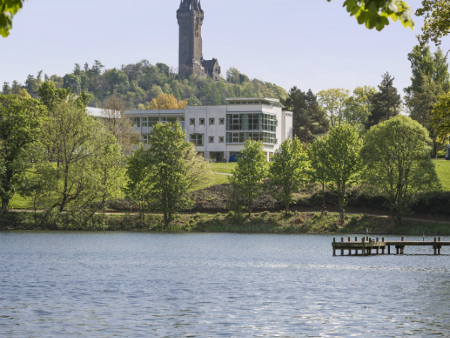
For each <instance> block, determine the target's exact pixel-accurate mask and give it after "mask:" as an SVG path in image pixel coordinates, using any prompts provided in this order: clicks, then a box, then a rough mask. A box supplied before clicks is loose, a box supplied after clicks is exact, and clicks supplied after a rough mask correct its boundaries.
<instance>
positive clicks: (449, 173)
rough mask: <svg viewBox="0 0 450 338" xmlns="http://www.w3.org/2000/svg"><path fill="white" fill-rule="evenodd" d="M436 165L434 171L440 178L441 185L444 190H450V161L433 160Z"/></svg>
mask: <svg viewBox="0 0 450 338" xmlns="http://www.w3.org/2000/svg"><path fill="white" fill-rule="evenodd" d="M433 162H434V163H435V165H436V173H437V174H438V177H439V179H440V180H441V183H442V186H443V187H444V190H445V191H450V161H446V160H443V159H440V160H437V161H436V160H434V161H433Z"/></svg>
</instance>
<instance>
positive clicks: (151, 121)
mask: <svg viewBox="0 0 450 338" xmlns="http://www.w3.org/2000/svg"><path fill="white" fill-rule="evenodd" d="M158 122H159V117H158V116H152V117H149V118H148V126H149V127H153V126H154V125H155V124H157V123H158Z"/></svg>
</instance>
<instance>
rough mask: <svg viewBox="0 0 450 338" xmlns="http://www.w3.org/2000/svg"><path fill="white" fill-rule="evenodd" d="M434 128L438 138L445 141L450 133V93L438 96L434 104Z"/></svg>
mask: <svg viewBox="0 0 450 338" xmlns="http://www.w3.org/2000/svg"><path fill="white" fill-rule="evenodd" d="M432 123H433V128H434V130H435V131H436V136H437V138H438V140H440V141H444V140H445V139H447V138H448V137H449V135H450V93H447V94H442V95H441V96H439V97H438V102H437V103H436V104H435V105H434V106H433V118H432Z"/></svg>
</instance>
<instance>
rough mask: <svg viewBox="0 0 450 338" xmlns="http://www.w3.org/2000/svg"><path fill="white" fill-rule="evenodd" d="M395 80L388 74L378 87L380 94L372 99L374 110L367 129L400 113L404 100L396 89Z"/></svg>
mask: <svg viewBox="0 0 450 338" xmlns="http://www.w3.org/2000/svg"><path fill="white" fill-rule="evenodd" d="M394 79H395V78H394V77H392V76H390V75H389V72H386V74H384V75H383V80H382V81H381V83H380V84H379V85H378V93H376V94H374V95H372V97H371V98H370V102H371V106H372V110H371V114H370V115H369V119H368V121H367V129H369V128H370V127H372V126H374V125H377V124H378V123H380V122H382V121H386V120H389V119H390V118H391V117H395V116H397V115H398V114H399V113H400V111H401V107H402V99H401V96H400V95H399V94H398V92H397V88H395V87H394Z"/></svg>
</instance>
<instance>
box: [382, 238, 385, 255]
mask: <svg viewBox="0 0 450 338" xmlns="http://www.w3.org/2000/svg"><path fill="white" fill-rule="evenodd" d="M381 241H382V242H383V243H384V237H383V238H382V239H381ZM384 249H385V247H384V246H383V247H382V248H381V254H382V255H384Z"/></svg>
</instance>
